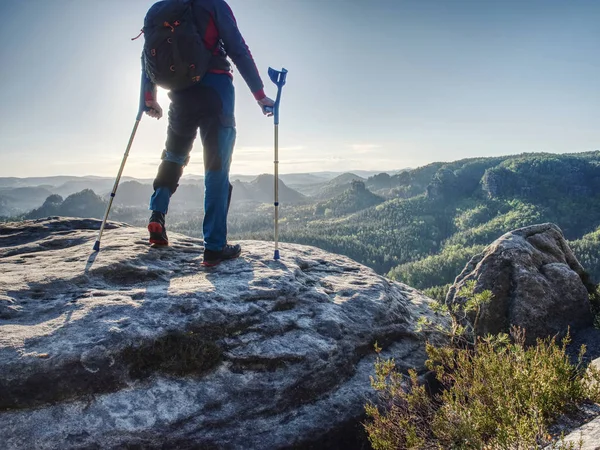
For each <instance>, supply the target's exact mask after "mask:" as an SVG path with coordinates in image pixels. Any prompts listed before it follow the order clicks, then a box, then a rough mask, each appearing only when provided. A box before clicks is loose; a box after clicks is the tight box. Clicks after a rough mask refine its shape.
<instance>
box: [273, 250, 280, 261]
mask: <svg viewBox="0 0 600 450" xmlns="http://www.w3.org/2000/svg"><path fill="white" fill-rule="evenodd" d="M273 259H275V260H278V259H279V250H275V255H273Z"/></svg>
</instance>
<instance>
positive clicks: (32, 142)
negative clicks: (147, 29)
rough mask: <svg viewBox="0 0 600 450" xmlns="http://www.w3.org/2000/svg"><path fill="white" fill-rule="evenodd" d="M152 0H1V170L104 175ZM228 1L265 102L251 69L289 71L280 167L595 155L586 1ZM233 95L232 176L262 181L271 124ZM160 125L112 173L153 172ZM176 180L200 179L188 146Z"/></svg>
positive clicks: (126, 131) (114, 159) (131, 118)
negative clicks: (252, 176) (541, 154)
mask: <svg viewBox="0 0 600 450" xmlns="http://www.w3.org/2000/svg"><path fill="white" fill-rule="evenodd" d="M152 3H153V1H152V0H126V1H125V0H0V17H2V22H3V23H2V27H0V42H2V44H1V45H0V61H1V63H0V99H1V101H0V119H1V120H0V176H15V177H27V176H50V175H102V176H114V175H116V173H117V170H118V168H119V164H120V162H121V159H122V157H123V153H124V151H125V147H126V145H127V141H128V139H129V135H130V133H131V130H132V127H133V125H134V122H135V116H136V110H137V104H138V98H139V79H140V61H139V56H140V52H141V48H142V45H143V41H142V39H139V40H137V41H132V40H131V38H132V37H134V36H136V35H137V34H138V32H139V30H140V28H141V26H142V24H143V19H144V16H145V13H146V11H147V9H148V8H149V7H150V6H151V5H152ZM228 3H229V4H230V6H231V8H232V9H233V11H234V13H235V15H236V18H237V21H238V25H239V27H240V30H241V32H242V34H243V35H244V37H245V40H246V42H247V43H248V45H249V47H250V49H251V51H252V53H253V55H254V57H255V60H256V63H257V66H258V68H259V70H260V72H261V74H262V76H263V80H264V82H265V85H266V92H267V95H270V96H272V97H274V96H275V92H276V90H275V87H274V85H273V84H272V83H271V82H270V81H269V80H268V77H267V68H268V67H269V66H272V67H275V68H281V67H285V68H287V69H288V70H289V74H288V80H287V85H286V86H285V88H284V91H283V98H282V103H281V124H280V161H281V162H280V171H281V172H282V173H293V172H316V171H348V170H358V169H361V170H382V171H384V170H386V171H391V170H395V169H402V168H406V167H417V166H421V165H424V164H427V163H430V162H433V161H453V160H457V159H461V158H468V157H475V156H496V155H507V154H517V153H522V152H541V151H544V152H556V153H563V152H580V151H590V150H598V149H600V126H599V125H600V107H599V106H600V89H599V88H600V83H599V74H600V58H599V57H598V55H599V54H600V1H597V0H569V1H567V0H229V1H228ZM234 84H235V87H236V100H237V102H236V120H237V131H238V138H237V144H236V149H235V151H234V157H233V164H232V168H231V171H232V173H236V174H259V173H269V172H272V170H273V122H272V119H268V118H265V117H263V116H262V114H261V111H260V109H259V107H258V106H257V105H256V102H255V101H254V99H253V97H252V95H251V93H250V91H249V89H248V88H247V87H246V86H245V84H244V82H243V80H242V79H241V77H240V76H239V74H238V73H237V72H236V71H234ZM159 102H160V103H161V105H162V106H163V109H164V110H165V111H166V110H167V108H168V104H169V99H168V97H167V95H166V92H165V91H160V92H159ZM166 128H167V119H166V117H163V119H161V120H160V121H156V120H154V119H151V118H150V117H144V118H143V119H142V122H141V124H140V127H139V129H138V133H137V135H136V138H135V141H134V144H133V146H132V149H131V153H130V157H129V160H128V162H127V166H126V168H125V175H128V176H134V177H146V178H150V177H153V176H154V174H155V173H156V169H157V166H158V163H159V157H160V153H161V151H162V149H163V145H164V140H165V135H166ZM186 173H188V174H191V173H194V174H201V173H203V166H202V148H201V145H200V142H199V141H197V143H196V145H195V147H194V151H193V153H192V159H191V163H190V165H189V166H188V167H187V169H186Z"/></svg>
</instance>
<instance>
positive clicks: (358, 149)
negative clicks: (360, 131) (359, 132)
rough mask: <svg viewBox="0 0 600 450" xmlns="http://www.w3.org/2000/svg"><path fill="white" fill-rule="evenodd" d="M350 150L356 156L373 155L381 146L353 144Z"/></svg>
mask: <svg viewBox="0 0 600 450" xmlns="http://www.w3.org/2000/svg"><path fill="white" fill-rule="evenodd" d="M350 148H351V149H352V150H353V151H354V153H356V154H365V153H371V152H372V151H373V150H377V149H380V148H381V145H378V144H352V145H350Z"/></svg>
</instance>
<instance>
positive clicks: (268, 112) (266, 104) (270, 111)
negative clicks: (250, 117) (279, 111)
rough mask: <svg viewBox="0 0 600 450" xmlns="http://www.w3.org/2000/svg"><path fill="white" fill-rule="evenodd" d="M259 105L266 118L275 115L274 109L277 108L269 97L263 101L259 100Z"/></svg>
mask: <svg viewBox="0 0 600 450" xmlns="http://www.w3.org/2000/svg"><path fill="white" fill-rule="evenodd" d="M258 105H259V106H260V109H261V110H262V112H263V114H264V115H265V116H267V117H271V116H272V115H273V107H274V106H275V102H274V101H273V100H271V99H270V98H269V97H263V98H262V99H260V100H258ZM267 108H270V109H267Z"/></svg>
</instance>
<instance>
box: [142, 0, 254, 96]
mask: <svg viewBox="0 0 600 450" xmlns="http://www.w3.org/2000/svg"><path fill="white" fill-rule="evenodd" d="M192 2H193V9H194V15H195V16H196V22H197V25H198V29H199V30H201V32H202V33H203V39H204V44H205V45H206V47H207V48H208V49H211V50H213V58H212V61H211V62H210V65H209V69H208V72H210V73H225V74H229V75H230V76H232V75H231V64H230V63H229V61H228V60H227V57H229V58H231V60H232V61H233V62H234V64H235V65H236V67H237V69H238V71H239V72H240V74H241V75H242V78H244V81H245V82H246V84H247V85H248V87H249V88H250V91H251V92H252V94H253V95H254V97H255V98H256V100H260V99H262V98H263V97H264V96H265V93H264V90H263V88H264V85H263V82H262V80H261V78H260V74H259V72H258V69H257V68H256V64H255V62H254V58H253V57H252V53H250V49H249V48H248V45H247V44H246V41H244V38H243V37H242V34H241V33H240V30H239V29H238V27H237V22H236V20H235V17H234V15H233V11H232V10H231V8H230V7H229V5H228V4H227V3H226V2H225V1H224V0H192ZM144 86H145V88H144V91H145V94H146V100H149V99H154V98H156V95H155V92H156V86H154V85H153V83H152V82H151V81H150V79H149V78H148V77H147V76H145V83H144Z"/></svg>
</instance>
